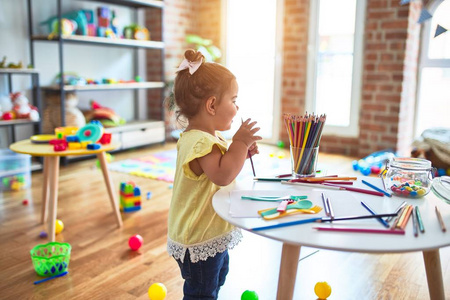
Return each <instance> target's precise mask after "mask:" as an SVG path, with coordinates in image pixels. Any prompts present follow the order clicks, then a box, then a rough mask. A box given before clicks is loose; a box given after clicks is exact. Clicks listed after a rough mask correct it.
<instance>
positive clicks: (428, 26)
mask: <svg viewBox="0 0 450 300" xmlns="http://www.w3.org/2000/svg"><path fill="white" fill-rule="evenodd" d="M429 11H430V13H431V14H432V15H433V18H432V19H430V20H429V21H428V22H426V23H425V24H424V27H423V28H422V44H421V47H422V49H421V57H420V64H419V82H418V85H417V86H418V93H417V94H418V96H417V105H416V122H415V136H416V137H418V136H420V134H421V133H422V132H423V131H424V130H425V129H427V128H431V127H450V118H449V115H450V32H445V33H443V34H441V35H439V36H437V37H434V35H435V32H436V27H437V25H438V24H439V25H441V26H443V27H444V28H447V29H450V19H449V17H448V16H449V15H450V1H442V0H437V1H434V2H432V3H431V6H430V7H429Z"/></svg>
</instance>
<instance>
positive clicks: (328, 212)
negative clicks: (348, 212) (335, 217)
mask: <svg viewBox="0 0 450 300" xmlns="http://www.w3.org/2000/svg"><path fill="white" fill-rule="evenodd" d="M322 202H323V209H325V215H326V216H327V217H329V216H330V211H329V210H328V205H327V200H326V199H325V194H324V193H322Z"/></svg>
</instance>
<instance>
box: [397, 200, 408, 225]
mask: <svg viewBox="0 0 450 300" xmlns="http://www.w3.org/2000/svg"><path fill="white" fill-rule="evenodd" d="M408 207H409V205H406V206H405V207H403V209H402V212H401V213H400V216H399V218H398V220H397V222H396V223H395V227H400V225H401V224H402V223H403V220H404V219H405V216H406V212H407V211H408Z"/></svg>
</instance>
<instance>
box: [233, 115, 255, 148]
mask: <svg viewBox="0 0 450 300" xmlns="http://www.w3.org/2000/svg"><path fill="white" fill-rule="evenodd" d="M255 125H256V121H253V122H251V123H250V119H247V120H246V121H245V122H244V123H242V124H241V127H240V128H239V129H238V131H237V132H236V133H235V135H234V136H233V142H238V141H239V142H242V143H244V144H245V146H247V149H249V148H250V147H251V146H252V145H253V144H255V142H256V141H258V140H261V139H262V137H260V136H258V135H255V133H257V132H258V131H259V129H260V128H259V127H255V128H254V126H255ZM257 149H258V148H256V151H257Z"/></svg>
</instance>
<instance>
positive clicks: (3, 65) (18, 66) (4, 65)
mask: <svg viewBox="0 0 450 300" xmlns="http://www.w3.org/2000/svg"><path fill="white" fill-rule="evenodd" d="M5 68H7V69H23V63H22V61H19V62H18V63H17V64H15V63H12V62H11V63H9V64H7V63H6V56H3V59H2V61H0V69H5ZM27 68H28V69H33V66H32V65H28V66H27Z"/></svg>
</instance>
